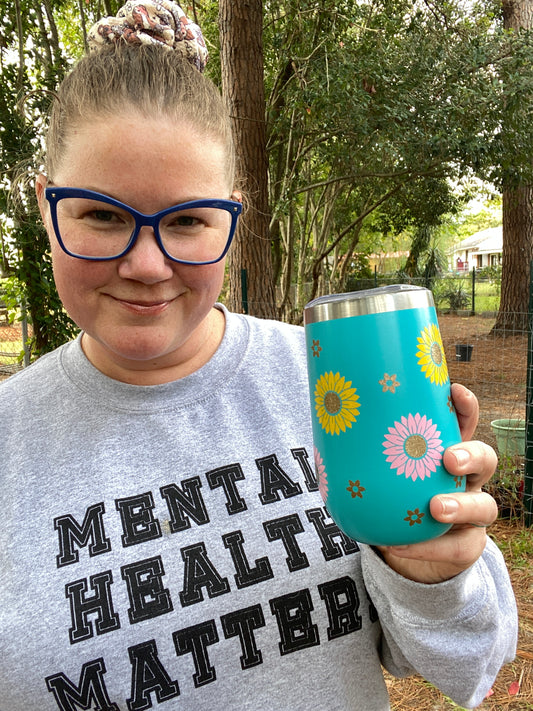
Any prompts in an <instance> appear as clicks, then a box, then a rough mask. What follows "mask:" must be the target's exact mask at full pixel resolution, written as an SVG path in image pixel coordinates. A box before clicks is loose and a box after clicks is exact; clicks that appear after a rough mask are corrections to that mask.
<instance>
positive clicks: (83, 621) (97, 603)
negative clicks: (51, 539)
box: [65, 570, 120, 644]
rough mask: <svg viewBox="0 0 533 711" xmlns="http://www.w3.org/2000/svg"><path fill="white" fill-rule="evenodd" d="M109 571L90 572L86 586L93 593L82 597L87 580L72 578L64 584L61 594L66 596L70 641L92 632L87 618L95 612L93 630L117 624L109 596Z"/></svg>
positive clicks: (97, 631)
mask: <svg viewBox="0 0 533 711" xmlns="http://www.w3.org/2000/svg"><path fill="white" fill-rule="evenodd" d="M112 582H113V575H112V573H111V571H110V570H106V571H105V572H103V573H98V574H97V575H92V576H91V577H90V578H89V586H90V587H91V590H94V593H95V594H94V595H92V596H91V597H86V595H85V593H86V592H87V590H88V588H89V586H88V585H87V580H86V579H85V578H82V579H81V580H75V581H74V582H72V583H67V585H65V595H66V597H67V599H69V600H70V615H71V618H72V627H71V629H70V630H69V637H70V643H71V644H74V643H75V642H81V641H82V640H84V639H89V638H90V637H92V636H93V634H94V633H93V625H92V623H91V622H88V621H87V617H88V616H89V615H93V614H95V615H96V616H97V617H96V623H95V626H96V634H104V633H105V632H111V631H112V630H118V629H119V628H120V621H119V616H118V613H115V611H114V610H113V601H112V599H111V584H112Z"/></svg>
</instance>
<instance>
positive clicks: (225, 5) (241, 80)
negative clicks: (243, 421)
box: [219, 0, 277, 318]
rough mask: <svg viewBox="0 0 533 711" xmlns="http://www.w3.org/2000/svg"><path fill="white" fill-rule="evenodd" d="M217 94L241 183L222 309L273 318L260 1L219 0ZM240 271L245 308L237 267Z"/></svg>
mask: <svg viewBox="0 0 533 711" xmlns="http://www.w3.org/2000/svg"><path fill="white" fill-rule="evenodd" d="M219 20H220V28H219V31H220V55H221V70H222V92H223V94H224V97H225V100H226V103H227V105H228V109H229V112H230V115H231V117H232V123H233V135H234V139H235V144H236V146H237V174H238V176H239V178H241V179H242V180H243V181H244V190H245V193H246V197H247V204H246V203H245V205H246V209H245V211H244V212H243V215H242V216H241V218H240V224H239V228H238V230H237V234H236V236H235V241H234V244H233V247H232V250H231V252H230V256H229V297H228V301H229V303H228V307H229V308H230V309H232V310H234V311H243V310H247V311H248V313H250V314H252V315H255V316H261V317H265V318H275V317H276V315H277V313H276V303H275V291H274V283H273V275H272V254H271V243H270V238H269V225H270V210H269V205H268V158H267V153H266V126H265V95H264V82H263V41H262V34H263V6H262V0H232V1H231V2H230V0H220V5H219ZM243 270H246V272H245V273H246V283H247V307H248V308H247V309H245V308H243V299H242V291H241V283H242V281H241V279H242V271H243Z"/></svg>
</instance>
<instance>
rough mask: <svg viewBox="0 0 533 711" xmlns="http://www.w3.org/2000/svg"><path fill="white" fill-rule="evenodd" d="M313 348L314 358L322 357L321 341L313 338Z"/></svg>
mask: <svg viewBox="0 0 533 711" xmlns="http://www.w3.org/2000/svg"><path fill="white" fill-rule="evenodd" d="M311 350H312V351H313V358H320V351H321V350H322V347H321V346H320V341H315V340H314V339H313V345H312V346H311Z"/></svg>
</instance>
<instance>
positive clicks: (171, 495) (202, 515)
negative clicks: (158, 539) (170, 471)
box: [159, 476, 209, 533]
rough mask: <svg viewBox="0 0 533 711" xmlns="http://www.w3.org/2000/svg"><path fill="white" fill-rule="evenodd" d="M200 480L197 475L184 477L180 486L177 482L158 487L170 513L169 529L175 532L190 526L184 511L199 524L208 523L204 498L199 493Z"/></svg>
mask: <svg viewBox="0 0 533 711" xmlns="http://www.w3.org/2000/svg"><path fill="white" fill-rule="evenodd" d="M201 488H202V482H201V481H200V478H199V477H197V476H196V477H192V478H191V479H185V480H184V481H183V482H182V485H181V488H180V487H179V486H178V485H177V484H168V486H162V487H161V488H160V490H159V491H160V492H161V496H162V497H163V498H164V499H165V501H166V502H167V506H168V511H169V513H170V531H171V533H177V532H178V531H184V530H185V529H186V528H190V527H191V522H190V520H189V518H188V517H187V516H186V515H185V513H187V514H189V516H190V517H191V518H192V519H193V521H194V522H195V523H197V524H198V525H199V526H201V525H202V524H204V523H209V516H208V515H207V509H206V507H205V503H204V500H203V498H202V495H201V494H200V489H201Z"/></svg>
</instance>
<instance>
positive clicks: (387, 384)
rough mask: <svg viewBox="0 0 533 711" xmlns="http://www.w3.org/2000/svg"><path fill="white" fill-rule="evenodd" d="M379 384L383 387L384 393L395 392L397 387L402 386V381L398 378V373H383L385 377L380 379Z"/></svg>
mask: <svg viewBox="0 0 533 711" xmlns="http://www.w3.org/2000/svg"><path fill="white" fill-rule="evenodd" d="M379 384H380V385H381V386H382V387H383V392H384V393H386V392H387V391H388V392H391V393H394V392H395V391H396V388H397V387H399V386H400V383H399V382H398V381H397V380H396V374H395V375H389V374H388V373H383V378H382V380H380V381H379Z"/></svg>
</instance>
